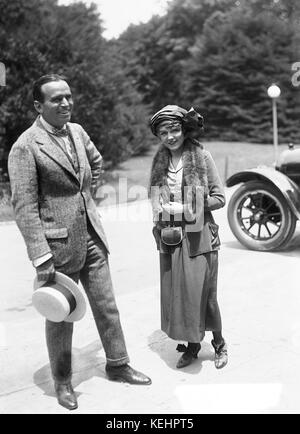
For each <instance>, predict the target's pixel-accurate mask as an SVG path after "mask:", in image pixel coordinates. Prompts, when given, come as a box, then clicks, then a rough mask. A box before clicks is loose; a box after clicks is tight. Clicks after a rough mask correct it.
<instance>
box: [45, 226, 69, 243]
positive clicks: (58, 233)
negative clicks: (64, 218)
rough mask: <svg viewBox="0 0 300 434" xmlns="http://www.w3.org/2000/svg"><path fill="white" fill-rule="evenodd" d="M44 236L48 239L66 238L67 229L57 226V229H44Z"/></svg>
mask: <svg viewBox="0 0 300 434" xmlns="http://www.w3.org/2000/svg"><path fill="white" fill-rule="evenodd" d="M45 237H46V238H47V239H50V240H55V239H60V238H67V237H68V229H67V228H58V229H56V228H55V229H45Z"/></svg>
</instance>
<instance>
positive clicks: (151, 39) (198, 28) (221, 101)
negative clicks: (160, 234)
mask: <svg viewBox="0 0 300 434" xmlns="http://www.w3.org/2000/svg"><path fill="white" fill-rule="evenodd" d="M299 8H300V6H299V2H297V0H264V1H261V0H250V1H248V0H247V1H246V0H240V1H236V0H203V1H199V0H174V1H173V2H171V3H170V6H169V10H168V13H167V15H166V17H164V18H160V19H157V18H153V19H152V20H151V21H150V22H149V23H147V24H142V25H140V26H134V27H131V28H129V29H128V30H127V32H125V33H124V34H123V35H121V38H120V41H119V43H120V44H123V46H124V50H126V47H129V46H130V47H131V51H130V52H129V51H128V63H127V71H128V76H129V77H133V78H134V80H135V83H136V86H137V87H138V88H139V89H140V91H141V92H142V94H143V96H144V101H145V102H147V103H148V104H151V107H152V110H153V111H156V110H157V109H159V108H161V107H162V106H163V105H166V104H170V103H175V104H180V105H183V106H185V107H186V108H189V107H190V106H192V105H194V106H197V107H199V109H200V110H201V112H202V113H203V114H204V117H205V125H206V128H205V137H211V138H220V139H221V140H249V141H259V142H265V143H268V142H269V143H270V142H271V141H272V104H271V101H270V98H269V97H268V96H267V88H268V86H269V85H270V84H271V83H273V82H275V83H276V84H278V85H279V86H280V87H281V90H282V96H281V98H280V99H279V100H278V116H279V119H278V126H279V139H280V140H282V141H284V142H287V141H299V140H300V129H299V121H298V118H299V116H298V108H297V106H298V105H299V103H300V92H299V88H298V89H297V88H296V87H294V86H293V85H292V82H291V77H292V71H291V66H292V64H293V63H294V62H296V61H300V32H299V23H300V21H299Z"/></svg>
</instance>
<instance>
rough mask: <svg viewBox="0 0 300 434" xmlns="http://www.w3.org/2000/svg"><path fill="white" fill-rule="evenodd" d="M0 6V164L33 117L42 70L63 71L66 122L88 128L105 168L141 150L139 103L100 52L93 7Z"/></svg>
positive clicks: (45, 1)
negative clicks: (1, 67)
mask: <svg viewBox="0 0 300 434" xmlns="http://www.w3.org/2000/svg"><path fill="white" fill-rule="evenodd" d="M0 10H1V16H0V53H1V59H0V60H1V61H2V62H3V63H4V64H5V65H6V68H7V86H6V87H5V88H2V89H1V90H0V101H1V105H0V157H1V160H2V171H4V172H5V171H6V161H5V160H6V159H7V155H8V152H9V150H10V148H11V146H12V144H13V143H14V141H15V140H16V139H17V137H18V136H19V135H20V134H21V133H22V132H23V131H24V130H25V129H26V128H28V127H29V126H30V125H31V123H32V122H33V120H34V118H35V116H36V113H35V112H34V110H33V104H32V97H31V90H32V83H33V81H34V80H35V79H36V78H38V77H39V76H40V75H43V74H46V73H50V72H56V73H59V74H63V75H65V76H66V77H67V78H68V81H69V83H70V85H71V88H72V90H73V93H74V99H75V106H74V113H73V121H75V122H78V123H80V124H82V125H83V127H84V128H85V129H86V130H87V131H88V133H89V135H90V136H91V138H92V140H93V141H94V143H95V144H96V146H97V147H98V149H99V150H100V152H101V153H102V154H103V157H104V161H105V163H106V165H107V166H108V167H109V166H113V165H116V164H117V163H118V162H119V161H121V160H122V159H124V158H127V157H128V156H129V155H132V154H134V153H138V152H142V150H143V149H144V148H145V146H146V145H145V143H143V135H144V133H145V134H146V131H147V126H146V125H144V127H143V121H142V119H141V117H142V116H143V114H144V115H145V117H147V114H146V113H147V112H146V108H145V105H144V104H142V103H141V97H140V96H139V94H138V92H137V91H136V90H135V89H134V88H132V87H131V88H128V86H127V83H126V82H125V78H124V77H123V76H122V75H121V73H120V71H119V66H118V65H117V64H116V61H113V60H112V59H111V57H110V55H109V53H108V51H109V50H110V46H109V44H108V43H107V41H106V40H105V39H104V38H103V37H102V27H101V20H100V17H99V14H98V13H97V11H96V6H95V5H91V6H90V7H87V6H85V5H84V4H83V3H80V2H79V3H74V4H71V5H70V6H59V5H58V4H57V0H12V1H10V2H7V1H5V0H0ZM136 113H139V116H136ZM128 118H129V119H131V121H132V124H131V125H130V126H128V122H127V119H128ZM135 124H138V126H137V128H135ZM144 124H145V122H144Z"/></svg>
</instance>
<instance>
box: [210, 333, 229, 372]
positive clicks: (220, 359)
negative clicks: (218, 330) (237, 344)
mask: <svg viewBox="0 0 300 434" xmlns="http://www.w3.org/2000/svg"><path fill="white" fill-rule="evenodd" d="M211 344H212V346H213V347H214V349H215V367H216V368H217V369H221V368H224V366H226V365H227V362H228V352H227V345H226V342H225V341H224V339H223V342H222V343H221V344H219V345H217V344H216V343H215V341H214V340H212V341H211Z"/></svg>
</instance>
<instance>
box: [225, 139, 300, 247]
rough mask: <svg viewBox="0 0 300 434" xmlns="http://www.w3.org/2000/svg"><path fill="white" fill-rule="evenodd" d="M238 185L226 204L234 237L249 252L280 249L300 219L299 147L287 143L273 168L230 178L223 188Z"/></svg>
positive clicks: (267, 167)
mask: <svg viewBox="0 0 300 434" xmlns="http://www.w3.org/2000/svg"><path fill="white" fill-rule="evenodd" d="M237 184H241V185H240V186H239V187H238V188H237V189H236V190H235V191H234V193H233V194H232V196H231V198H230V201H229V203H228V211H227V217H228V222H229V226H230V229H231V230H232V232H233V234H234V235H235V237H236V238H237V239H238V240H239V241H240V242H241V243H242V244H243V245H244V246H246V247H247V248H249V249H252V250H262V251H272V250H281V249H283V248H284V247H286V246H287V244H288V243H289V241H290V240H291V238H292V236H293V234H294V231H295V227H296V223H297V220H298V219H299V218H300V148H295V147H294V146H293V145H292V144H289V146H288V149H286V150H284V151H283V152H282V153H281V154H280V155H279V157H278V159H277V162H276V165H275V164H274V167H269V166H258V167H255V168H253V169H249V170H244V171H241V172H238V173H235V174H234V175H232V176H230V177H229V178H228V179H227V180H226V185H227V187H232V186H234V185H237Z"/></svg>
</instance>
